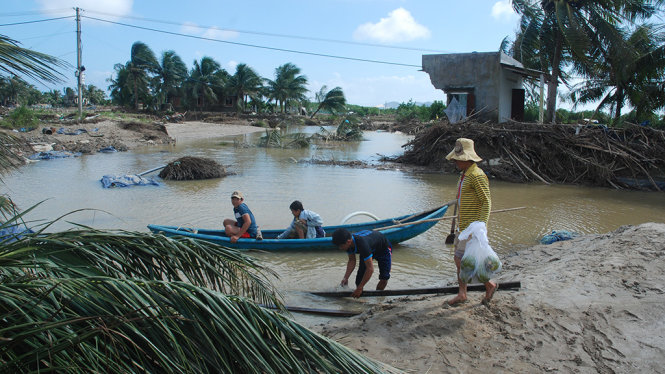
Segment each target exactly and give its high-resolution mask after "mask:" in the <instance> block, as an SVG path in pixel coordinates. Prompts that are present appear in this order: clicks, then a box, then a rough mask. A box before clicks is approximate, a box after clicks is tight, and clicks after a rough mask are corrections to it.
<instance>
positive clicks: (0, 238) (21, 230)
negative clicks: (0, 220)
mask: <svg viewBox="0 0 665 374" xmlns="http://www.w3.org/2000/svg"><path fill="white" fill-rule="evenodd" d="M32 233H34V231H32V230H30V229H29V228H27V227H25V226H23V225H13V226H7V227H5V228H3V229H0V242H5V243H12V242H15V241H17V240H19V239H21V238H22V237H23V236H24V235H23V234H32Z"/></svg>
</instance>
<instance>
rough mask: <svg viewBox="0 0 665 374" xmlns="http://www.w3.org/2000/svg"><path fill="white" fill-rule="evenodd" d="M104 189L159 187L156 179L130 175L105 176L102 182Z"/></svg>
mask: <svg viewBox="0 0 665 374" xmlns="http://www.w3.org/2000/svg"><path fill="white" fill-rule="evenodd" d="M100 181H101V182H102V186H103V187H104V188H111V187H131V186H150V185H152V186H159V183H158V182H157V181H155V180H154V179H152V178H150V179H148V178H144V177H141V176H138V175H135V174H129V175H105V176H103V177H102V179H101V180H100Z"/></svg>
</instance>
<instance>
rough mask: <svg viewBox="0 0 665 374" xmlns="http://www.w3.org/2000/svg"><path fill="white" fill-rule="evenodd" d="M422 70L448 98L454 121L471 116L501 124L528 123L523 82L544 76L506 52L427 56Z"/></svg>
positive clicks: (424, 57) (450, 115)
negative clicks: (526, 79) (525, 114)
mask: <svg viewBox="0 0 665 374" xmlns="http://www.w3.org/2000/svg"><path fill="white" fill-rule="evenodd" d="M422 67H423V71H424V72H426V73H427V74H429V77H430V81H431V82H432V85H434V87H435V88H437V89H440V90H443V91H444V93H445V94H446V95H447V104H448V105H449V106H450V111H449V113H451V114H449V118H451V117H454V118H451V122H456V121H453V119H455V120H460V119H462V118H465V117H466V116H469V115H471V114H475V115H476V116H477V117H478V118H479V119H483V120H492V121H497V122H499V123H501V122H506V121H508V120H511V119H512V120H516V121H522V120H524V88H523V80H524V79H525V78H532V79H541V77H543V75H544V73H542V72H540V71H537V70H533V69H527V68H525V67H524V65H522V63H520V62H519V61H517V60H515V59H514V58H512V57H510V56H508V55H506V54H505V53H503V52H482V53H478V52H473V53H453V54H440V55H423V58H422ZM542 84H543V81H542V79H541V85H542ZM451 103H452V106H451ZM453 113H454V114H453Z"/></svg>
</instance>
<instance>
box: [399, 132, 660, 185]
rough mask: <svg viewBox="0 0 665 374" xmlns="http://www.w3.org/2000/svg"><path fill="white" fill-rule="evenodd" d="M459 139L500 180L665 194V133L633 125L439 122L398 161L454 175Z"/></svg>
mask: <svg viewBox="0 0 665 374" xmlns="http://www.w3.org/2000/svg"><path fill="white" fill-rule="evenodd" d="M461 137H464V138H470V139H473V140H474V142H475V147H476V152H477V153H478V154H479V155H480V157H482V158H483V161H482V162H481V164H480V165H481V167H482V169H483V170H484V171H485V172H486V173H487V174H488V175H490V176H491V177H494V178H496V179H499V180H505V181H510V182H531V181H538V182H543V183H548V184H549V183H563V184H582V185H589V186H602V187H613V188H617V189H620V188H628V189H648V190H657V191H661V190H665V132H663V131H661V130H657V129H653V128H650V127H643V126H637V125H632V124H627V125H625V126H624V127H623V128H608V127H606V126H603V125H560V124H556V125H554V124H534V123H520V122H511V123H505V124H489V123H477V122H472V121H466V122H461V123H456V124H450V123H448V122H441V123H439V124H437V125H436V126H432V127H430V128H428V129H426V130H424V131H423V132H421V133H419V134H418V135H416V137H415V138H414V139H413V140H412V141H411V142H409V143H407V144H406V145H405V146H404V147H405V148H406V151H405V153H404V154H403V155H402V156H400V157H398V158H397V159H395V160H394V161H396V162H401V163H405V164H414V165H427V166H430V167H432V168H435V169H439V170H443V171H446V172H454V171H455V167H454V164H453V163H451V162H450V161H446V160H445V156H446V155H447V154H448V152H450V150H451V149H453V147H454V145H455V140H456V139H457V138H461Z"/></svg>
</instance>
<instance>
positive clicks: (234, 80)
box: [226, 64, 263, 110]
mask: <svg viewBox="0 0 665 374" xmlns="http://www.w3.org/2000/svg"><path fill="white" fill-rule="evenodd" d="M262 87H263V79H262V78H261V77H260V76H259V75H258V74H257V73H256V72H255V71H254V69H252V68H251V67H249V66H247V65H246V64H238V65H237V66H236V72H235V74H233V75H232V76H230V77H229V80H228V82H227V84H226V88H227V90H228V92H229V93H231V94H233V95H236V96H237V97H238V108H239V109H242V110H245V109H246V106H247V98H246V96H249V97H251V98H257V97H258V96H259V95H260V92H261V88H262Z"/></svg>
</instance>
